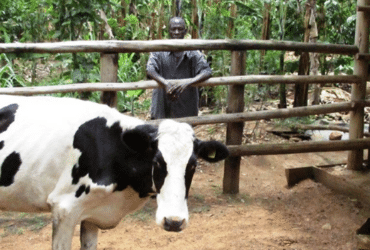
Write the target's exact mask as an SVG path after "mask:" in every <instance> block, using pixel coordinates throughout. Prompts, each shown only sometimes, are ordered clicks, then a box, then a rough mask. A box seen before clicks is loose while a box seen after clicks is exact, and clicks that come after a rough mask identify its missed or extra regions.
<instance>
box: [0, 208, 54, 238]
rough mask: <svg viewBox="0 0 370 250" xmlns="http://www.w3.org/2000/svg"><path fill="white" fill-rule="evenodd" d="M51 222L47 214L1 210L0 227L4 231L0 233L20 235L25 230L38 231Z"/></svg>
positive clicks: (2, 235) (3, 234)
mask: <svg viewBox="0 0 370 250" xmlns="http://www.w3.org/2000/svg"><path fill="white" fill-rule="evenodd" d="M49 223H51V217H50V215H49V214H28V213H14V212H3V213H1V217H0V228H2V229H3V230H4V231H3V233H2V234H1V235H0V236H1V237H5V236H8V235H21V234H23V233H24V232H25V231H34V232H38V231H40V230H41V229H43V228H44V227H45V226H47V225H48V224H49Z"/></svg>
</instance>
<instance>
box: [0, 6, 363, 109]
mask: <svg viewBox="0 0 370 250" xmlns="http://www.w3.org/2000/svg"><path fill="white" fill-rule="evenodd" d="M172 3H173V1H172V0H160V1H155V0H109V1H106V0H79V1H75V0H1V1H0V42H2V43H4V42H5V43H14V42H54V41H72V40H101V39H106V38H107V34H104V33H103V32H102V30H103V29H102V27H103V25H104V23H103V20H102V19H101V17H100V15H99V10H102V11H104V12H105V14H106V15H107V19H108V24H109V26H110V27H111V28H112V31H113V34H114V36H115V39H118V40H148V39H151V37H153V36H154V37H158V36H159V35H160V34H159V33H161V35H162V36H163V38H169V37H168V31H167V23H168V21H169V19H170V18H171V10H172ZM234 3H235V4H236V5H237V9H238V12H237V17H236V18H234V17H232V16H231V13H230V6H231V4H234ZM265 3H269V4H271V12H270V14H271V27H270V39H271V40H282V39H283V40H289V41H297V42H300V41H302V40H303V33H304V32H303V31H304V30H303V29H304V28H303V18H304V12H305V3H306V1H296V0H276V1H263V0H255V1H247V0H244V1H231V0H223V1H221V0H197V5H198V16H199V24H200V26H199V30H197V31H198V33H199V36H200V38H201V39H225V38H226V37H227V32H228V24H229V22H230V21H233V22H234V25H235V27H236V28H235V32H234V34H233V36H234V38H235V39H251V40H257V39H260V38H261V29H262V18H263V16H262V15H263V10H264V5H265ZM181 4H182V8H181V15H182V16H183V17H184V19H185V21H186V23H187V26H188V28H197V27H195V26H194V24H193V23H192V19H191V16H192V5H191V0H182V1H181ZM316 8H317V12H318V16H317V22H318V25H319V39H318V42H323V43H333V44H353V43H354V37H355V35H354V34H355V23H356V16H355V13H356V11H355V8H356V4H355V1H346V0H317V6H316ZM160 20H162V23H160ZM280 54H281V52H279V51H267V52H266V56H265V65H264V70H263V73H265V74H282V72H286V73H294V72H296V71H297V68H298V59H292V60H290V61H289V60H287V61H285V68H284V69H283V70H282V69H281V67H280V64H279V56H280ZM206 55H207V58H208V60H209V61H210V64H211V67H212V69H213V72H214V74H213V75H214V76H227V75H229V74H230V52H228V51H208V52H206ZM247 55H248V57H247V68H246V72H247V74H260V73H261V69H260V67H259V64H260V51H248V54H247ZM147 58H148V54H145V53H141V54H134V53H133V54H121V55H120V57H119V68H120V69H119V76H118V78H119V81H120V82H133V81H139V80H142V79H145V75H146V74H145V64H146V61H147ZM321 59H322V62H321V68H320V71H321V73H322V74H327V73H328V72H329V71H333V72H334V73H335V74H339V73H342V72H343V73H348V74H351V73H352V72H353V60H352V58H349V57H345V56H327V57H322V58H321ZM41 65H42V66H43V67H45V68H47V70H46V72H47V74H46V75H45V74H43V75H42V76H40V75H37V70H36V69H37V68H40V67H41ZM99 81H100V56H99V54H97V53H77V54H56V55H46V54H42V55H40V54H1V55H0V85H1V87H11V86H36V85H56V84H69V83H78V82H99ZM251 88H252V89H250V90H249V91H250V92H251V93H255V92H257V89H256V88H255V87H253V86H252V87H251ZM143 92H144V91H131V92H125V93H123V92H121V93H119V108H120V110H122V111H124V110H133V109H134V107H135V100H137V98H138V97H139V96H140V95H141V94H142V93H143ZM204 93H206V94H207V95H209V96H211V97H212V98H213V103H214V104H216V106H218V107H220V106H222V105H224V103H225V99H226V88H225V87H217V88H213V89H207V88H206V89H205V90H204ZM68 95H73V96H78V94H68ZM99 95H100V94H99V93H93V94H89V95H87V96H84V94H82V95H80V97H82V98H90V99H92V100H99ZM144 106H145V108H148V106H149V104H148V103H146V104H145V105H144Z"/></svg>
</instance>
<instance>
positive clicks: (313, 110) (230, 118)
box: [150, 102, 360, 125]
mask: <svg viewBox="0 0 370 250" xmlns="http://www.w3.org/2000/svg"><path fill="white" fill-rule="evenodd" d="M359 105H360V104H359ZM352 109H353V103H351V102H345V103H337V104H325V105H315V106H309V107H298V108H287V109H275V110H264V111H256V112H249V113H248V112H242V113H233V114H220V115H204V116H198V117H185V118H177V119H174V120H176V121H178V122H186V123H189V124H191V125H201V124H215V123H230V122H245V121H258V120H266V119H275V118H289V117H302V116H309V115H315V114H327V113H335V112H346V111H350V110H352ZM161 121H162V120H153V121H150V122H151V123H153V124H159V123H160V122H161Z"/></svg>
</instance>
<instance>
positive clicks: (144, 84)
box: [0, 75, 361, 95]
mask: <svg viewBox="0 0 370 250" xmlns="http://www.w3.org/2000/svg"><path fill="white" fill-rule="evenodd" d="M173 81H174V82H176V83H178V84H180V83H182V82H187V81H188V80H186V79H182V80H173ZM277 82H278V83H287V84H306V83H354V84H356V83H358V82H361V78H359V77H357V76H262V75H248V76H228V77H212V78H210V79H208V80H207V81H205V82H202V83H199V84H197V85H196V86H198V87H204V86H221V85H235V84H239V85H244V84H258V83H266V84H276V83H277ZM158 87H160V86H159V85H158V83H157V82H156V81H153V80H150V81H140V82H133V83H125V84H122V83H117V82H112V83H107V82H104V81H102V82H101V83H78V84H68V85H58V86H34V87H14V88H0V94H5V95H39V94H52V93H68V92H82V91H122V90H131V89H154V88H158Z"/></svg>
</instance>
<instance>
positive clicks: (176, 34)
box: [169, 18, 186, 39]
mask: <svg viewBox="0 0 370 250" xmlns="http://www.w3.org/2000/svg"><path fill="white" fill-rule="evenodd" d="M169 32H170V36H171V38H172V39H183V38H184V37H185V35H186V28H185V22H184V20H183V19H182V18H173V19H171V21H170V30H169Z"/></svg>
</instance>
